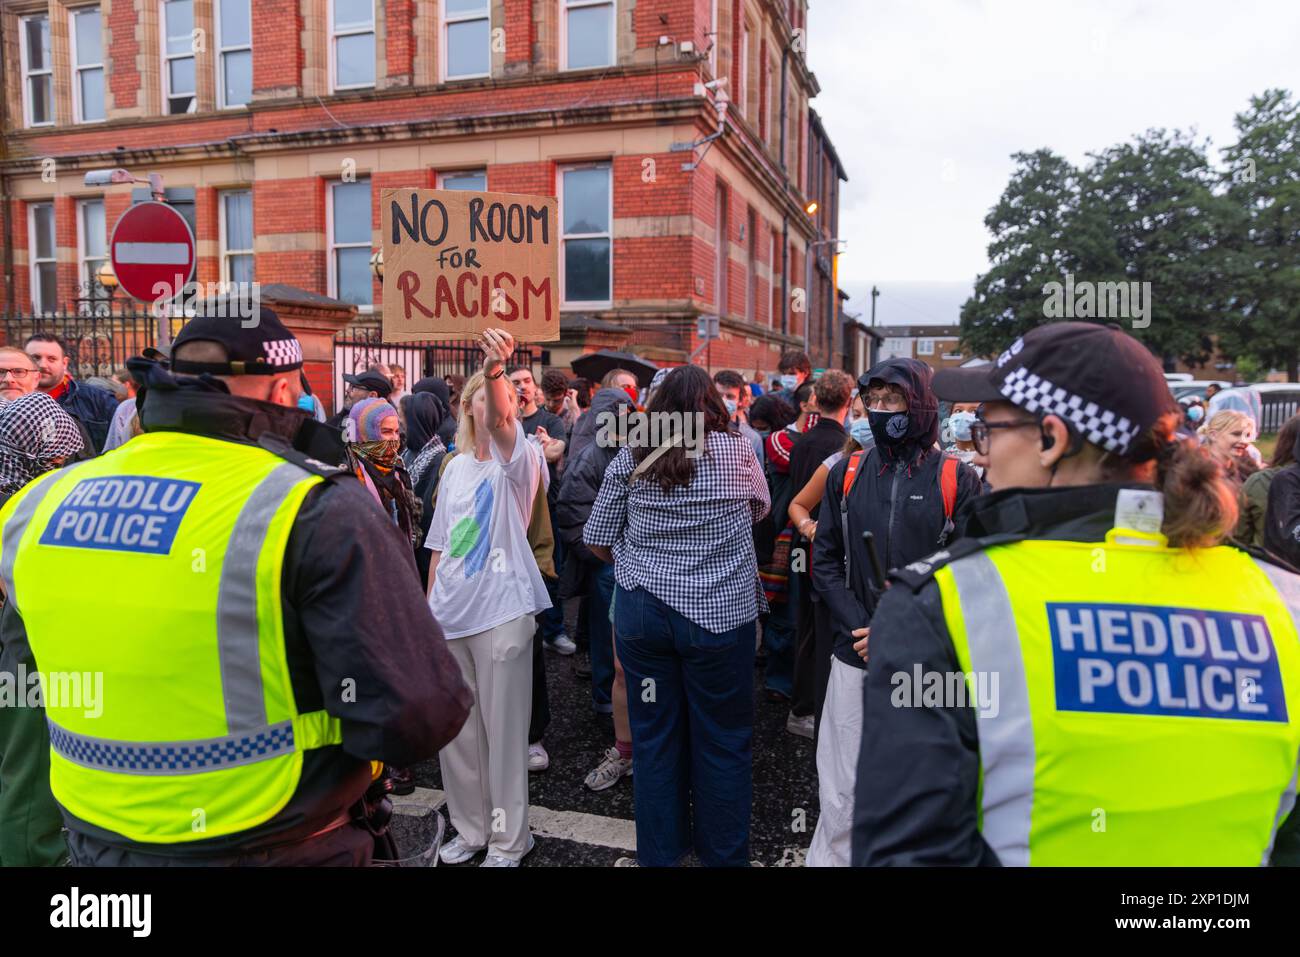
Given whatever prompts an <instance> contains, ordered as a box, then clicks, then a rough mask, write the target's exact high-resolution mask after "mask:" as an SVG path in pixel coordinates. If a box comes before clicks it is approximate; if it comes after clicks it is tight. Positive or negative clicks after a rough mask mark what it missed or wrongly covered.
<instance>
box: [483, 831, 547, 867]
mask: <svg viewBox="0 0 1300 957" xmlns="http://www.w3.org/2000/svg"><path fill="white" fill-rule="evenodd" d="M536 846H537V842H536V841H534V840H533V835H532V834H529V835H528V850H526V851H524V857H527V856H528V855H529V854H531V853H533V848H534V847H536ZM523 859H524V858H523V857H521V858H519V860H514V859H512V858H509V857H502V856H501V855H500V854H489V855H488V856H487V857H485V858H483V863H482V864H480V865H479V867H518V866H519V861H522V860H523Z"/></svg>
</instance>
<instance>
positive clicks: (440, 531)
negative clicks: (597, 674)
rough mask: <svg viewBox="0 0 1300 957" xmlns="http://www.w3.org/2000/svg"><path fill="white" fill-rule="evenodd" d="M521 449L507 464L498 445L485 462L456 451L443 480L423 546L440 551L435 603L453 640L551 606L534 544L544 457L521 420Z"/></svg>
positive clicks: (431, 603)
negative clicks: (532, 524) (532, 525)
mask: <svg viewBox="0 0 1300 957" xmlns="http://www.w3.org/2000/svg"><path fill="white" fill-rule="evenodd" d="M515 429H516V431H515V448H514V453H513V454H512V455H511V457H510V461H508V462H507V461H504V460H503V459H502V457H501V453H500V452H499V451H498V449H497V447H496V444H495V443H489V447H490V448H491V457H490V458H489V459H488V460H487V461H486V462H480V461H478V459H476V458H475V457H474V455H473V453H468V454H466V453H462V454H459V455H457V456H456V457H455V458H453V459H452V460H451V462H449V463H448V465H447V471H446V472H445V473H443V476H442V480H441V481H440V482H439V483H438V504H437V506H436V507H435V509H434V512H433V522H432V524H431V525H430V526H429V535H428V537H427V539H426V541H425V547H426V548H429V549H432V550H433V551H436V552H440V553H441V558H440V559H439V560H438V570H437V573H436V574H435V576H434V584H433V591H432V593H431V594H430V596H429V607H430V608H431V609H432V610H433V615H434V617H435V618H437V619H438V623H439V624H440V625H441V626H442V630H443V633H444V634H445V635H446V636H447V637H448V638H465V637H467V636H469V635H477V634H480V633H481V632H484V631H488V630H490V629H492V628H495V627H497V626H498V625H504V624H505V623H506V622H508V621H514V620H515V619H516V618H521V617H523V616H524V615H536V614H538V613H539V612H542V611H545V610H546V609H547V608H550V607H551V600H550V598H549V597H548V596H547V594H546V583H545V581H544V580H543V578H542V573H541V571H540V570H539V569H538V567H537V562H536V560H535V559H534V558H533V550H532V548H531V547H530V546H529V544H528V520H529V518H530V516H531V515H532V512H533V496H534V495H536V494H537V486H538V483H539V482H541V480H542V468H541V463H540V458H539V456H538V455H537V454H536V452H534V451H533V449H532V448H531V446H530V445H529V444H528V442H527V440H526V439H525V438H524V430H523V426H521V425H520V424H519V423H518V420H516V422H515Z"/></svg>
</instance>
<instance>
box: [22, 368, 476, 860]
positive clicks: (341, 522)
mask: <svg viewBox="0 0 1300 957" xmlns="http://www.w3.org/2000/svg"><path fill="white" fill-rule="evenodd" d="M149 375H150V381H149V392H148V399H147V401H146V402H145V404H144V407H143V409H142V411H141V424H142V426H143V428H144V430H145V431H146V432H158V431H181V432H187V433H191V434H196V435H204V436H209V437H211V438H214V439H220V440H222V441H227V442H239V443H243V444H256V445H260V446H262V447H263V448H265V449H267V450H269V451H271V452H274V453H276V454H277V455H280V456H282V457H283V458H285V459H287V460H289V461H292V462H294V463H295V464H297V465H300V466H301V467H303V468H305V469H307V470H308V471H312V472H314V473H315V474H318V475H321V476H322V477H323V478H325V479H326V481H324V482H323V483H321V484H320V485H318V486H316V487H315V488H313V489H312V490H311V491H310V492H309V493H308V494H307V497H306V498H305V499H304V501H303V504H302V507H301V508H300V510H299V512H298V515H297V517H296V518H295V520H294V523H293V527H292V530H291V531H290V534H289V541H288V544H287V546H286V549H285V557H284V570H283V574H282V578H281V606H282V611H283V616H284V617H283V620H284V643H285V652H286V657H287V660H288V664H289V672H290V678H291V681H292V685H293V692H294V699H295V701H296V703H297V707H298V710H299V711H300V712H308V711H317V710H321V709H324V710H326V711H328V712H329V713H330V714H332V715H334V716H335V717H337V718H339V719H340V722H341V725H342V731H343V743H342V744H341V745H333V746H329V747H324V748H318V749H313V750H310V751H307V752H305V754H304V758H303V770H302V776H301V779H300V780H299V782H298V787H297V790H296V791H295V792H294V794H293V796H292V797H291V798H290V800H289V803H288V804H287V805H286V806H285V807H284V809H282V810H281V811H280V812H279V813H278V814H277V815H276V816H275V817H273V818H272V819H271V820H269V821H267V822H266V823H264V824H261V825H259V826H257V827H255V828H252V829H250V830H248V831H245V832H243V833H241V834H235V835H230V836H227V837H221V838H212V839H209V840H203V841H194V842H187V843H184V844H177V845H172V846H160V845H153V844H146V845H140V844H134V843H133V842H130V841H128V840H127V839H125V838H123V837H121V836H120V835H116V834H112V833H109V832H106V831H103V830H101V829H100V828H97V827H95V826H93V825H91V824H89V823H87V822H85V821H81V820H79V819H77V818H75V817H73V816H72V815H70V814H68V813H67V812H66V811H65V812H64V818H65V821H66V823H67V825H68V827H69V828H70V829H72V830H75V831H77V832H79V833H80V834H81V835H84V836H86V837H87V838H89V839H90V840H92V841H96V842H101V843H104V844H108V845H112V846H114V847H117V848H124V849H125V851H126V854H127V856H128V859H129V854H130V851H131V850H133V849H135V850H140V851H148V852H149V853H152V854H166V855H169V856H177V857H208V856H219V855H221V854H223V853H228V852H229V851H231V850H232V849H240V850H247V849H249V848H258V847H270V846H275V845H278V844H285V843H290V842H293V841H298V840H301V839H303V838H305V837H308V836H310V835H312V834H314V833H316V832H317V831H319V830H321V829H322V828H323V827H324V826H325V825H327V824H329V823H331V822H332V821H334V820H336V819H338V818H339V816H340V815H341V814H344V813H345V812H346V811H347V809H348V808H349V807H351V806H352V805H353V804H354V803H356V801H357V800H358V798H359V797H360V796H361V795H362V794H363V793H364V792H365V790H366V788H367V787H368V785H369V783H370V778H371V774H370V764H369V762H370V761H371V760H381V761H385V762H388V763H390V764H394V765H398V766H405V765H409V764H413V763H415V762H417V761H422V760H426V759H428V758H432V757H433V756H434V755H435V754H436V753H437V752H438V751H439V749H441V748H442V747H443V746H444V745H446V744H447V743H448V742H449V741H451V740H452V738H454V737H455V736H456V734H457V733H458V732H459V730H460V727H461V725H462V724H464V722H465V718H466V717H467V716H468V714H469V708H470V706H471V704H472V695H471V693H470V691H469V689H468V688H467V687H466V686H465V683H464V681H463V680H462V678H461V673H460V669H459V667H458V666H457V665H456V662H455V660H454V659H453V658H452V657H451V654H450V652H449V651H448V650H447V647H446V641H445V639H444V638H443V635H442V631H441V629H440V628H439V627H438V623H437V621H435V620H434V618H433V615H432V614H431V613H430V611H429V606H428V604H427V602H426V601H425V596H424V594H423V591H422V590H421V588H420V586H419V584H418V581H417V578H416V573H415V562H414V558H413V556H412V554H411V547H410V542H409V541H408V540H405V539H403V537H402V535H401V534H400V533H399V532H398V530H397V528H396V526H394V525H393V523H392V522H391V521H389V519H388V517H387V516H385V515H384V514H383V512H381V511H380V509H379V507H378V506H377V505H376V504H375V501H374V499H373V498H372V497H371V495H370V493H369V492H367V491H366V490H365V489H364V488H363V487H362V486H361V484H360V483H359V482H357V480H356V479H355V478H354V477H352V476H351V475H349V474H347V473H346V472H344V471H342V470H339V469H336V468H334V467H332V466H329V465H325V464H323V463H322V462H320V461H318V460H317V459H314V458H312V457H309V456H307V455H305V454H303V453H301V452H299V451H297V450H296V449H295V448H294V447H293V446H291V445H290V442H291V441H293V442H294V444H296V445H299V446H302V447H308V446H309V445H310V443H309V442H308V438H309V436H308V433H310V432H311V431H313V430H315V429H317V428H320V427H321V426H320V424H319V423H316V422H315V421H314V420H313V419H311V418H309V417H308V416H306V415H304V414H303V413H302V412H301V411H299V410H297V409H289V408H284V407H281V406H275V405H271V404H269V403H264V402H256V401H251V400H247V399H241V398H236V397H234V396H232V395H230V394H229V393H228V392H226V391H225V387H224V385H222V384H221V383H219V382H218V381H217V380H215V379H211V378H209V377H206V376H205V377H201V378H198V379H196V378H192V377H188V376H180V377H172V376H170V375H168V374H167V373H165V372H163V371H162V370H161V369H158V368H154V369H151V370H150V372H149ZM130 448H131V447H130V446H129V445H128V446H125V447H123V448H122V449H121V450H117V451H114V452H113V453H112V454H114V455H118V456H121V457H122V464H123V466H124V467H127V464H128V462H129V460H130V455H131V453H130ZM123 574H124V576H125V577H124V578H123V583H122V587H123V590H124V595H125V596H126V600H128V601H129V600H131V598H132V596H134V598H135V599H136V600H138V602H139V617H140V618H141V619H144V618H147V617H148V616H150V615H152V614H153V613H154V605H153V601H152V598H151V596H150V594H149V591H148V587H147V583H145V582H144V581H143V579H142V578H140V576H137V575H133V574H132V573H131V572H130V571H129V570H128V569H127V568H125V567H124V568H123ZM132 618H133V616H132V615H131V614H130V613H127V614H123V615H118V616H115V617H114V622H116V627H130V622H131V620H132ZM107 627H108V629H109V630H108V631H106V632H105V636H104V637H105V640H108V641H111V640H112V627H113V624H112V623H107ZM11 642H20V643H21V645H22V647H23V648H24V649H25V651H26V657H27V659H29V662H28V664H29V667H32V664H31V662H30V658H31V652H30V648H29V647H28V646H27V640H26V632H25V629H24V627H23V622H22V619H21V618H20V617H19V616H18V615H17V613H14V612H13V611H12V609H6V612H5V614H4V617H3V619H2V621H0V645H3V646H4V647H5V648H6V652H7V653H8V651H9V646H10V643H11ZM160 653H161V651H160ZM6 656H7V655H6ZM343 688H354V689H355V701H351V700H345V696H344V695H343V694H341V693H340V689H343ZM347 697H350V696H347Z"/></svg>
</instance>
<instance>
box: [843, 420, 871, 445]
mask: <svg viewBox="0 0 1300 957" xmlns="http://www.w3.org/2000/svg"><path fill="white" fill-rule="evenodd" d="M849 435H851V436H853V441H854V442H857V443H858V445H860V446H862V447H863V448H864V449H869V448H871V447H872V446H873V445H875V444H876V437H875V436H874V435H872V434H871V420H870V419H869V418H867V417H866V416H865V415H864V416H863V417H862V418H860V419H854V420H853V424H852V425H850V426H849Z"/></svg>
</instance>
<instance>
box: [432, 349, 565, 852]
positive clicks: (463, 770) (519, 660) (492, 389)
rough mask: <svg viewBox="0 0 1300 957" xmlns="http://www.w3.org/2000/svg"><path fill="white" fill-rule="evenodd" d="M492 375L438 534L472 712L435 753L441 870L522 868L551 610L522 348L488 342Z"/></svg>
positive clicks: (437, 560)
mask: <svg viewBox="0 0 1300 957" xmlns="http://www.w3.org/2000/svg"><path fill="white" fill-rule="evenodd" d="M482 346H483V353H484V359H483V370H482V371H481V372H477V373H475V374H474V375H473V376H472V377H471V378H470V380H469V381H468V382H466V383H465V390H464V392H463V394H462V396H461V407H460V427H459V430H458V431H457V433H456V448H457V449H458V450H459V452H460V453H461V454H459V455H457V456H456V457H455V458H453V459H452V460H451V462H450V464H448V466H447V470H446V472H445V473H444V474H443V477H442V480H441V482H440V483H439V486H438V504H437V506H436V508H435V509H434V514H433V522H432V524H431V525H430V527H429V536H428V540H427V542H426V546H427V547H428V549H429V550H430V558H431V560H430V567H429V606H430V608H432V609H433V614H434V617H436V618H437V619H438V622H439V624H441V625H442V628H443V632H444V633H445V634H446V636H447V639H448V640H449V641H450V642H451V644H450V648H451V652H452V655H453V657H455V659H456V661H457V662H458V663H459V664H460V667H461V671H462V672H463V674H464V676H465V681H466V683H467V684H468V685H469V686H470V687H471V688H472V689H473V690H474V708H473V710H472V711H471V712H470V716H469V720H467V721H466V722H465V726H464V727H463V728H462V729H461V732H460V734H459V735H457V737H456V739H455V740H454V741H452V742H451V744H449V745H447V747H445V748H443V749H442V751H441V753H440V754H439V755H438V760H439V764H440V765H441V767H442V781H443V787H445V788H446V791H447V805H448V807H449V809H450V811H451V823H452V824H453V825H455V827H456V832H457V836H456V838H455V840H453V841H451V842H450V843H449V844H447V845H445V846H444V847H443V848H442V851H441V852H440V856H441V858H442V860H443V862H444V863H447V864H458V863H460V862H462V861H467V860H469V859H470V858H472V857H473V856H474V855H476V854H478V853H479V852H480V851H482V850H483V849H485V848H486V849H487V851H488V854H487V857H486V859H485V860H484V861H483V865H482V866H484V867H518V866H519V861H520V860H521V859H522V858H523V856H524V855H525V854H527V853H528V852H529V851H531V850H532V849H533V838H532V835H531V834H530V833H529V831H528V720H529V713H530V708H531V704H532V686H533V685H532V681H533V677H532V676H533V671H532V669H533V656H532V641H533V630H534V620H535V616H536V615H537V614H539V613H540V612H542V611H545V610H546V609H547V608H550V607H551V602H550V599H549V598H548V597H547V594H546V584H545V582H544V581H543V579H542V574H541V572H540V571H539V570H538V568H537V562H536V561H535V560H534V558H533V552H532V549H531V547H530V546H529V544H528V519H529V516H530V514H531V513H532V507H533V499H534V497H535V496H536V494H537V486H538V483H539V482H541V478H542V473H541V469H542V465H541V461H540V459H539V457H538V456H537V455H535V454H533V452H532V450H531V449H530V448H529V446H528V442H527V441H526V440H525V438H524V430H523V426H522V425H521V424H520V422H519V419H518V417H517V416H516V415H515V404H514V397H513V390H512V389H511V388H510V380H508V379H507V378H506V377H505V364H506V362H507V360H508V359H509V358H510V355H511V353H512V352H513V351H514V347H515V344H514V339H513V338H512V337H511V336H510V334H509V333H507V332H505V331H504V330H502V329H488V330H486V331H485V332H484V333H483V342H482Z"/></svg>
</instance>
